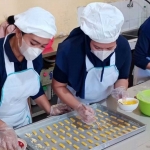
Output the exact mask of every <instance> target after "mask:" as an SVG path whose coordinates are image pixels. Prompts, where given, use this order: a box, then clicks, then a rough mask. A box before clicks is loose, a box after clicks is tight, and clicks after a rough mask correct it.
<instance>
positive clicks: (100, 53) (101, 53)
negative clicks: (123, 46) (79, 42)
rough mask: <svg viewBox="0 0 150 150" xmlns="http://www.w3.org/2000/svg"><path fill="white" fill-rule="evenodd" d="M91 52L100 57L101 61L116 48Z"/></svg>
mask: <svg viewBox="0 0 150 150" xmlns="http://www.w3.org/2000/svg"><path fill="white" fill-rule="evenodd" d="M91 52H92V53H93V54H94V55H95V56H96V57H98V58H99V59H100V60H101V61H103V60H105V59H106V58H107V57H108V56H109V55H110V54H111V53H113V52H114V50H109V51H108V50H101V51H97V50H91Z"/></svg>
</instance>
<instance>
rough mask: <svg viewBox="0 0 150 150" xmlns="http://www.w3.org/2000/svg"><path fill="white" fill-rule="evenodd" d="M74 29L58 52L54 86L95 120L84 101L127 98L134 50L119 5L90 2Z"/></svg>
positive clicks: (82, 114)
mask: <svg viewBox="0 0 150 150" xmlns="http://www.w3.org/2000/svg"><path fill="white" fill-rule="evenodd" d="M80 22H81V26H80V27H79V28H76V29H74V30H73V31H72V32H71V33H70V35H69V37H68V38H67V39H66V40H65V41H63V42H62V43H61V44H60V45H59V47H58V52H57V59H56V65H55V68H54V73H53V88H54V91H55V93H56V94H57V95H58V97H59V98H60V100H61V101H62V102H64V103H66V104H67V105H68V106H70V107H71V108H73V109H74V110H76V111H77V112H78V114H79V115H80V117H81V119H82V121H83V122H85V123H92V122H94V121H95V119H94V115H95V113H94V111H93V110H92V109H91V108H90V107H89V106H86V105H84V104H92V103H96V102H99V101H101V100H103V99H105V98H107V97H108V96H109V95H110V94H112V95H113V97H115V98H116V99H119V98H121V97H126V96H127V92H126V89H127V87H128V75H129V70H130V63H131V52H130V51H131V49H130V46H129V44H128V42H127V40H126V39H125V38H124V37H122V36H120V31H121V27H122V25H123V23H124V17H123V15H122V13H121V12H120V10H118V9H117V8H116V7H114V6H112V5H109V4H106V3H100V2H95V3H91V4H89V5H87V6H86V7H85V8H84V10H83V13H82V14H81V18H80Z"/></svg>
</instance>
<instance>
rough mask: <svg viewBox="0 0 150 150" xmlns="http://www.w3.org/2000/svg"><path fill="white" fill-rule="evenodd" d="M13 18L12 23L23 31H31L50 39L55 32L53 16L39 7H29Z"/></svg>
mask: <svg viewBox="0 0 150 150" xmlns="http://www.w3.org/2000/svg"><path fill="white" fill-rule="evenodd" d="M14 19H15V23H14V24H15V25H16V26H17V27H18V28H19V29H20V30H21V31H23V32H24V33H32V34H34V35H37V36H39V37H42V38H50V39H52V38H53V37H54V35H55V34H56V30H57V29H56V25H55V18H54V16H53V15H52V14H51V13H50V12H48V11H46V10H44V9H42V8H40V7H33V8H30V9H28V10H27V11H25V12H23V13H21V14H18V15H15V16H14Z"/></svg>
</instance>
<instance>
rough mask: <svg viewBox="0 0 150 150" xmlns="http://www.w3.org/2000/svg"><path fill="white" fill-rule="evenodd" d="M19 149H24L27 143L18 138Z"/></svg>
mask: <svg viewBox="0 0 150 150" xmlns="http://www.w3.org/2000/svg"><path fill="white" fill-rule="evenodd" d="M18 145H19V150H26V148H27V143H26V141H25V140H23V139H20V138H18Z"/></svg>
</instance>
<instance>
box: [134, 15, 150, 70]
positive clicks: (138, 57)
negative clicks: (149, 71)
mask: <svg viewBox="0 0 150 150" xmlns="http://www.w3.org/2000/svg"><path fill="white" fill-rule="evenodd" d="M146 57H150V17H149V18H148V19H147V20H146V21H145V22H144V23H143V24H142V25H141V27H140V29H139V32H138V40H137V43H136V46H135V52H134V55H133V60H134V64H135V65H136V66H137V67H139V68H141V69H146V67H147V65H148V63H150V60H148V59H146Z"/></svg>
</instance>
